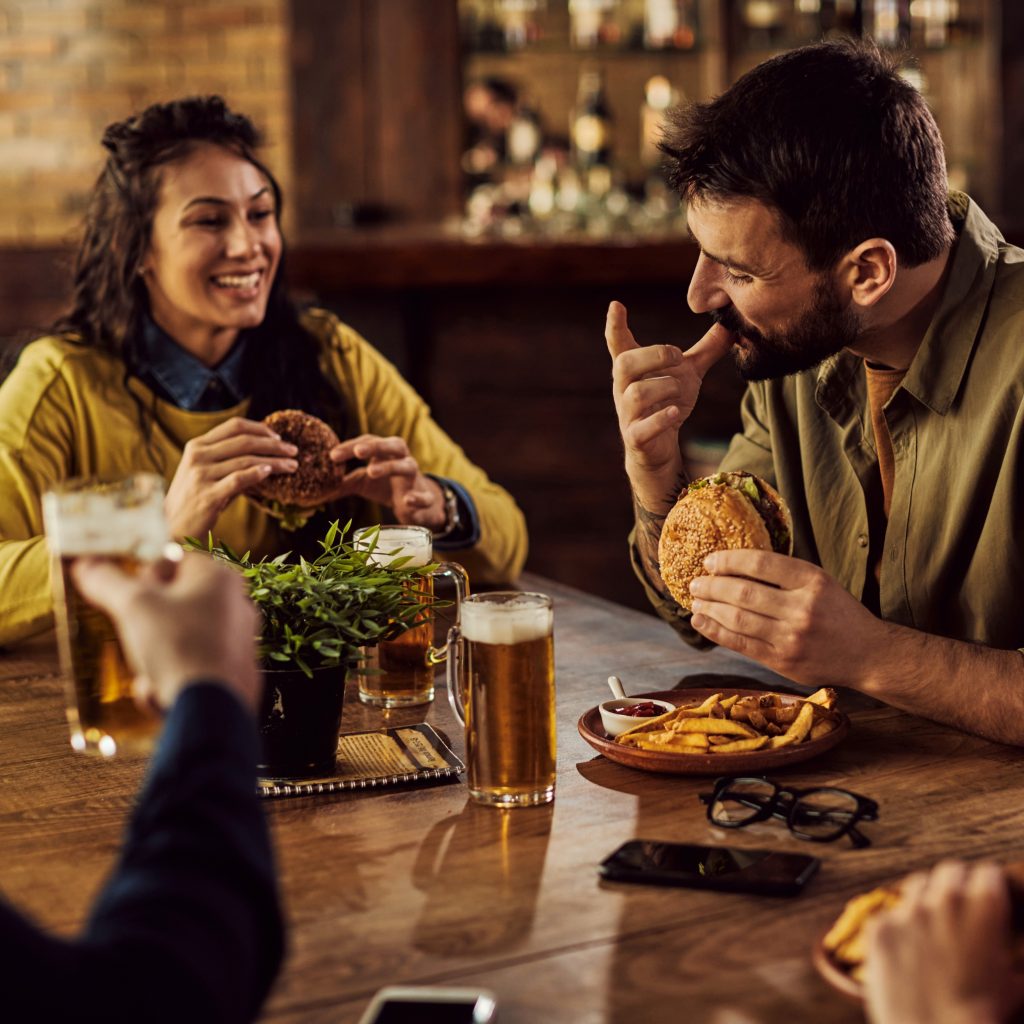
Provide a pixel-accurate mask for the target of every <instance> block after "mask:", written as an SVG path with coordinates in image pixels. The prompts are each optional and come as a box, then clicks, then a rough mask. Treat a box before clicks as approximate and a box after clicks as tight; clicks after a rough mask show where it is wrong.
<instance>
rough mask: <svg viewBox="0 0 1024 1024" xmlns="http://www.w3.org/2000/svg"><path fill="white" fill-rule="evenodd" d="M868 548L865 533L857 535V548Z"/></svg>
mask: <svg viewBox="0 0 1024 1024" xmlns="http://www.w3.org/2000/svg"><path fill="white" fill-rule="evenodd" d="M867 546H868V535H867V534H866V533H858V534H857V547H860V548H866V547H867Z"/></svg>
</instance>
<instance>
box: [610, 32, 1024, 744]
mask: <svg viewBox="0 0 1024 1024" xmlns="http://www.w3.org/2000/svg"><path fill="white" fill-rule="evenodd" d="M663 149H664V150H665V152H666V153H667V154H668V155H669V157H670V170H671V174H672V176H673V179H674V184H675V186H676V187H677V188H678V189H679V191H680V193H681V195H682V196H683V198H684V199H685V200H686V201H687V204H688V205H687V220H688V223H689V227H690V230H691V233H692V235H693V237H694V238H695V239H696V241H697V243H698V244H699V246H700V255H699V258H698V261H697V266H696V269H695V270H694V273H693V278H692V280H691V282H690V287H689V292H688V295H687V299H688V302H689V305H690V308H691V309H692V310H693V311H694V312H696V313H707V314H709V316H710V317H711V318H712V319H713V320H714V321H715V324H714V326H713V327H712V328H711V330H710V331H708V333H707V334H706V335H705V336H704V337H703V338H702V339H701V340H700V341H699V342H697V344H696V345H694V346H693V347H692V348H691V349H689V350H688V351H686V352H683V351H681V350H680V349H678V348H677V347H675V346H673V345H651V346H648V347H644V348H641V347H640V346H639V345H638V344H637V342H636V339H635V338H634V337H633V335H632V334H631V333H630V331H629V327H628V324H627V320H626V311H625V309H624V308H623V307H622V306H621V305H620V304H618V303H612V305H611V308H610V309H609V313H608V320H607V325H606V340H607V343H608V348H609V350H610V352H611V355H612V358H613V395H614V400H615V406H616V410H617V413H618V419H619V427H620V431H621V433H622V437H623V441H624V446H625V466H626V473H627V476H628V477H629V481H630V485H631V487H632V491H633V498H634V510H635V517H636V528H635V530H634V532H633V535H632V537H631V542H630V550H631V555H632V559H633V564H634V568H635V570H636V572H637V574H638V576H639V577H640V579H641V581H642V582H643V584H644V586H645V588H646V590H647V593H648V596H649V598H650V600H651V601H652V603H653V604H654V607H655V609H656V610H657V612H658V614H659V615H661V616H662V617H663V618H664V619H665V620H666V621H667V622H669V623H670V624H671V625H672V626H673V627H674V628H675V629H676V630H677V631H678V632H679V633H680V634H681V635H682V636H683V637H684V638H685V639H686V640H687V641H689V642H691V643H694V644H696V645H699V646H701V645H703V646H706V645H708V644H709V643H716V644H720V645H722V646H724V647H728V648H730V649H732V650H734V651H738V652H740V653H741V654H744V655H747V656H749V657H751V658H753V659H754V660H756V661H758V662H760V663H762V664H763V665H765V666H767V667H768V668H770V669H772V670H774V671H776V672H779V673H780V674H782V675H784V676H786V677H788V678H789V679H792V680H794V681H796V682H798V683H803V684H807V685H811V686H848V687H851V688H853V689H856V690H860V691H862V692H864V693H867V694H870V695H871V696H873V697H876V698H878V699H880V700H883V701H885V702H887V703H888V704H891V705H893V706H894V707H898V708H901V709H903V710H905V711H910V712H912V713H915V714H918V715H923V716H925V717H927V718H931V719H933V720H935V721H938V722H943V723H945V724H948V725H952V726H956V727H958V728H961V729H964V730H967V731H970V732H974V733H977V734H979V735H982V736H986V737H988V738H989V739H994V740H998V741H1000V742H1004V743H1013V744H1024V658H1022V651H1021V648H1024V626H1022V619H1021V615H1020V579H1021V575H1022V574H1024V545H1022V544H1021V543H1020V542H1019V541H1018V539H1017V538H1018V537H1019V536H1020V509H1021V507H1022V506H1024V474H1022V472H1021V466H1022V465H1024V400H1022V382H1024V346H1022V345H1021V338H1022V337H1024V252H1022V251H1021V250H1020V249H1017V248H1015V247H1014V246H1012V245H1009V244H1007V243H1006V241H1005V240H1004V239H1003V237H1002V236H1001V235H1000V233H999V231H998V229H997V228H996V226H995V225H994V224H993V223H992V222H991V221H990V220H989V219H988V218H987V217H986V216H985V214H984V213H983V212H982V210H981V209H980V208H979V207H978V206H977V204H976V203H975V202H974V201H973V200H971V199H970V198H969V197H968V196H967V195H965V194H963V193H962V192H955V191H953V192H951V191H949V189H948V182H947V177H946V168H945V158H944V152H943V145H942V139H941V137H940V135H939V131H938V127H937V126H936V124H935V120H934V118H933V117H932V115H931V112H930V111H929V110H928V107H927V105H926V103H925V101H924V99H923V97H922V96H921V95H920V94H919V93H918V92H917V91H916V90H915V89H914V88H913V87H912V86H911V85H910V84H909V83H908V82H907V81H906V80H905V79H904V78H903V77H902V76H901V75H900V73H899V68H898V65H897V63H896V58H895V57H893V56H891V55H885V54H882V53H880V52H879V51H878V50H877V49H876V48H875V47H874V46H873V45H872V44H870V43H856V42H853V41H845V42H836V43H823V44H817V45H814V46H807V47H802V48H800V49H796V50H792V51H790V52H788V53H784V54H782V55H780V56H778V57H773V58H772V59H770V60H768V61H765V62H764V63H762V64H760V65H758V67H756V68H755V69H754V70H753V71H751V72H749V73H748V74H746V75H744V76H743V77H742V78H740V79H739V80H738V81H737V82H736V83H735V84H734V85H733V86H732V87H731V88H730V89H728V90H727V91H726V92H725V93H723V94H722V95H721V96H719V97H718V98H717V99H715V100H713V101H711V102H709V103H700V104H693V105H690V106H688V107H685V108H682V109H680V110H678V111H677V112H676V114H675V116H674V120H673V121H672V123H671V124H670V126H669V128H668V129H667V133H666V136H665V140H664V142H663ZM730 353H731V355H732V357H733V359H734V362H735V364H736V366H737V368H738V370H739V371H740V373H741V375H742V376H743V377H744V378H745V379H747V380H748V381H749V383H748V386H747V391H746V394H745V396H744V398H743V402H742V406H741V414H742V423H743V426H742V432H741V433H740V434H737V435H736V436H735V437H734V438H733V440H732V443H731V445H730V447H729V450H728V452H727V453H726V455H725V458H724V461H723V462H722V465H721V467H720V468H721V469H722V470H747V471H749V472H751V473H755V474H757V475H759V476H761V477H763V478H764V479H765V480H767V481H768V482H769V483H771V484H772V485H774V486H775V487H776V488H777V489H778V490H779V491H780V492H781V494H782V496H783V498H785V500H786V501H787V503H788V505H789V508H790V510H791V511H792V514H793V541H794V554H795V556H796V557H792V558H791V557H787V556H785V555H782V554H778V553H773V552H766V551H724V552H718V553H714V554H711V555H710V556H709V557H708V559H707V561H706V562H705V563H704V567H705V569H706V570H707V572H708V573H709V575H707V576H701V577H698V578H697V579H696V580H694V582H693V584H692V586H691V587H690V594H691V596H692V598H693V608H692V614H691V612H690V611H687V610H685V609H684V608H682V607H681V606H680V605H679V604H678V603H677V602H676V601H675V600H674V599H673V597H672V595H671V594H669V593H668V591H667V590H666V589H665V586H664V583H663V581H662V580H661V578H660V573H659V563H658V544H659V539H660V536H661V530H662V525H663V523H664V521H665V517H666V515H667V514H668V512H669V510H670V509H671V508H672V506H673V505H674V503H675V501H676V498H677V496H678V495H679V493H680V491H681V490H682V488H683V487H684V486H685V482H686V476H685V473H684V467H683V459H682V454H681V451H680V444H679V428H680V426H681V425H682V424H683V423H684V422H685V421H686V419H687V417H688V416H689V415H690V413H691V412H692V410H693V408H694V405H695V403H696V402H697V400H698V394H699V390H700V385H701V381H702V378H703V376H704V374H705V373H706V372H707V371H708V369H709V368H710V367H711V366H712V365H713V364H714V363H716V362H717V361H718V360H720V359H722V358H724V357H725V356H726V355H728V354H730Z"/></svg>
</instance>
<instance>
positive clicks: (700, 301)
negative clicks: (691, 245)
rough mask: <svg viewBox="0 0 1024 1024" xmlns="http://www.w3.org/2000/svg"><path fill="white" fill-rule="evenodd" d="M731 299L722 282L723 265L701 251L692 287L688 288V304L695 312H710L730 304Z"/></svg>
mask: <svg viewBox="0 0 1024 1024" xmlns="http://www.w3.org/2000/svg"><path fill="white" fill-rule="evenodd" d="M729 301H730V300H729V296H728V295H727V294H726V292H725V290H724V289H723V288H722V284H721V267H719V266H718V264H717V263H715V261H714V260H709V259H708V258H707V256H705V255H704V253H701V254H700V255H699V256H698V257H697V266H696V267H694V269H693V277H691V278H690V287H689V288H688V289H687V290H686V302H687V305H688V306H689V307H690V309H692V310H693V312H694V313H708V312H710V311H711V310H713V309H721V308H722V307H723V306H728V305H729Z"/></svg>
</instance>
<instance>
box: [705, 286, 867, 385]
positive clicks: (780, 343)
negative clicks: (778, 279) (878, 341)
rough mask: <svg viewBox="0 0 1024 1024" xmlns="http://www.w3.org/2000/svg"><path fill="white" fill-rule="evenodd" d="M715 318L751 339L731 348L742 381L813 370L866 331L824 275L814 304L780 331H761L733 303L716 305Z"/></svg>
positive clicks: (712, 316)
mask: <svg viewBox="0 0 1024 1024" xmlns="http://www.w3.org/2000/svg"><path fill="white" fill-rule="evenodd" d="M711 318H712V320H714V321H715V322H716V323H719V324H721V325H722V326H723V327H724V328H725V329H726V330H727V331H731V332H732V333H733V334H738V335H740V336H741V337H742V338H743V339H744V341H746V342H747V344H746V345H742V344H740V345H735V346H734V347H733V350H732V354H733V360H734V361H735V363H736V369H737V370H738V371H739V373H740V376H741V377H743V379H744V380H772V379H774V378H776V377H786V376H788V375H789V374H791V373H802V372H803V371H804V370H810V369H812V368H813V367H815V366H818V365H819V364H821V363H823V362H824V361H825V360H826V359H828V358H829V356H834V355H835V354H836V353H837V352H840V351H842V349H844V348H850V347H852V346H853V345H854V344H855V343H856V342H857V340H858V339H859V338H860V337H861V335H862V334H863V330H862V328H861V326H860V324H858V322H857V318H856V317H855V316H854V314H853V313H852V312H850V310H849V309H845V308H843V306H842V305H841V304H840V302H839V296H838V295H837V294H836V290H835V288H834V286H833V285H832V283H831V282H830V281H827V280H825V279H824V278H823V279H821V280H819V281H818V282H817V283H816V284H815V286H814V298H813V299H812V301H811V308H810V309H809V310H807V312H805V313H802V314H801V315H800V316H799V317H797V318H796V319H795V320H794V321H793V322H792V323H791V324H788V325H787V326H786V327H785V328H783V329H782V330H781V331H772V332H770V333H767V334H764V333H762V332H761V331H759V330H758V329H757V328H756V327H754V325H753V324H749V323H747V321H746V320H744V319H743V317H741V316H740V314H739V313H738V312H737V311H736V307H735V306H726V307H724V308H723V309H714V310H712V311H711Z"/></svg>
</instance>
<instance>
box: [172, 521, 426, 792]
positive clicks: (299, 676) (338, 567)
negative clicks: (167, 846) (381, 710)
mask: <svg viewBox="0 0 1024 1024" xmlns="http://www.w3.org/2000/svg"><path fill="white" fill-rule="evenodd" d="M350 526H351V524H346V525H345V526H339V524H338V523H337V522H334V523H332V524H331V526H330V528H329V529H328V531H327V534H326V536H325V537H324V538H323V540H321V541H320V542H319V544H320V547H321V549H322V550H321V553H320V554H319V555H318V556H317V557H316V558H314V559H312V560H310V559H305V558H302V557H299V558H293V557H292V556H291V554H290V553H285V554H283V555H278V556H277V557H276V558H261V559H259V560H258V561H254V560H253V559H252V558H250V556H249V554H248V552H247V553H246V554H244V555H236V554H235V553H234V552H233V551H232V550H231V549H230V548H229V547H227V546H226V545H224V544H216V545H215V544H214V543H213V542H212V540H211V541H210V542H209V543H208V544H207V545H198V544H197V542H195V541H190V543H191V545H192V546H194V547H198V546H201V547H203V548H204V549H206V550H209V551H210V553H211V554H212V555H213V557H214V558H217V559H219V560H220V561H223V562H226V563H228V564H229V565H231V566H232V567H234V568H235V569H237V570H238V571H239V572H240V573H241V574H242V575H243V576H244V577H245V579H246V581H247V583H248V585H249V593H250V596H251V597H252V599H253V601H254V602H255V603H256V604H257V605H258V606H259V608H260V611H261V612H262V613H263V628H262V631H261V634H260V640H259V655H260V658H261V661H262V664H263V672H264V683H265V685H264V692H263V703H262V707H261V710H260V721H259V726H260V734H261V737H262V740H263V762H262V763H261V764H260V765H259V771H260V774H261V775H263V776H265V777H267V778H315V777H318V776H324V775H329V774H331V772H332V771H333V769H334V758H335V751H336V749H337V739H338V730H339V728H340V725H341V713H342V705H343V703H344V697H345V676H346V672H347V671H348V669H349V668H350V667H351V666H353V665H354V664H355V663H356V661H357V659H358V649H359V648H360V647H361V646H365V645H370V644H375V643H377V642H378V641H380V640H387V639H390V638H391V637H393V636H396V635H398V634H399V633H402V632H404V631H405V630H406V629H407V628H408V627H409V626H411V625H412V624H413V623H414V622H415V621H416V620H417V618H418V617H419V618H420V621H422V615H423V614H424V613H425V612H427V611H430V610H432V607H433V606H432V605H431V601H430V595H429V590H428V589H427V588H426V587H425V586H421V585H420V583H421V580H422V578H423V577H425V576H429V574H430V573H431V572H432V571H433V570H434V569H435V568H436V566H432V565H427V566H417V567H407V566H406V565H405V563H406V562H407V561H408V559H407V558H396V559H395V560H394V561H392V562H391V563H389V564H388V565H387V567H386V568H382V567H381V566H380V565H376V564H374V563H373V562H372V561H371V560H370V555H371V554H372V552H373V549H374V546H375V535H374V534H372V533H371V534H369V535H367V534H364V535H363V536H362V537H361V538H360V543H359V544H358V545H356V544H353V543H352V541H351V540H349V539H347V536H346V535H347V533H348V530H349V527H350Z"/></svg>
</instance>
